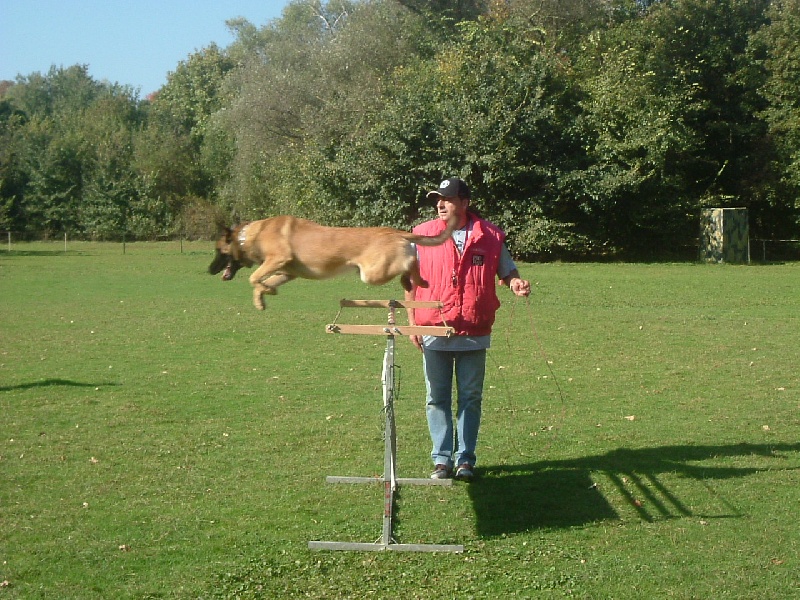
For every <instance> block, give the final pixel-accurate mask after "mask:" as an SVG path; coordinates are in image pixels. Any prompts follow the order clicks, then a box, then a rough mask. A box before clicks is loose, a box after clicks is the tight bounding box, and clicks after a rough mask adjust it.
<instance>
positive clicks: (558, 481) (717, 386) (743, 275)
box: [0, 243, 800, 600]
mask: <svg viewBox="0 0 800 600" xmlns="http://www.w3.org/2000/svg"><path fill="white" fill-rule="evenodd" d="M63 250H64V249H63V243H62V244H60V245H59V244H51V245H49V244H30V245H27V244H20V245H16V246H14V247H13V249H12V251H11V252H8V251H0V306H2V309H1V310H0V419H2V421H1V423H2V425H1V429H0V430H1V431H2V433H0V599H5V598H14V599H16V598H25V599H29V598H34V599H36V598H48V599H49V598H53V599H56V598H57V599H65V598H75V599H94V598H97V599H100V598H103V599H105V598H137V599H139V598H210V599H220V598H294V597H310V598H403V599H404V600H408V599H412V598H423V599H437V598H442V599H444V598H489V599H495V598H591V599H594V598H597V599H605V598H614V599H640V598H684V599H688V598H703V599H708V598H715V599H716V598H736V599H774V600H784V599H786V598H791V597H800V525H799V524H798V520H799V519H798V508H800V394H799V393H798V390H799V389H800V377H799V376H798V347H799V344H800V342H798V340H800V264H796V263H794V264H771V265H753V266H729V265H727V266H726V265H713V266H709V265H699V264H607V265H575V264H546V265H521V271H522V273H523V275H525V276H527V277H528V278H530V279H531V281H532V282H533V283H534V288H535V289H534V293H533V295H532V297H531V299H530V301H529V302H525V301H524V300H515V299H513V298H512V297H511V296H510V294H509V293H508V291H507V290H501V294H502V298H503V300H504V306H503V308H502V309H501V312H500V314H499V316H498V323H497V326H496V329H495V336H494V344H493V348H492V350H491V351H490V358H489V373H488V381H487V388H486V397H485V400H484V421H483V428H482V432H481V439H480V447H479V465H478V467H479V469H478V479H477V480H476V481H475V482H474V483H472V484H470V485H467V484H458V483H457V484H456V485H454V486H453V487H451V488H428V487H425V488H422V487H402V488H401V489H400V491H399V494H398V507H397V527H396V530H395V533H396V536H397V538H398V541H400V542H402V543H409V544H410V543H423V544H463V545H464V547H465V552H464V553H463V554H428V553H422V554H419V553H396V552H383V553H351V552H313V551H310V550H309V549H308V542H309V541H311V540H341V541H354V542H372V541H375V540H376V539H378V538H379V537H380V534H381V518H382V509H383V499H382V490H381V488H380V487H379V486H374V487H373V486H369V485H367V486H342V485H339V486H337V485H330V484H326V483H325V477H326V475H380V474H381V473H382V470H383V441H382V426H383V416H382V414H381V391H380V370H381V361H382V353H383V346H384V342H383V340H382V339H381V338H372V337H368V336H344V335H342V336H336V335H328V334H325V333H324V326H325V324H326V323H329V322H331V321H332V320H333V319H334V317H335V315H336V313H337V310H338V300H339V298H384V299H385V298H391V297H400V291H399V285H398V284H394V285H389V286H386V287H384V288H368V287H366V286H364V285H363V284H362V283H361V282H360V281H358V279H357V278H356V277H354V276H353V277H344V278H340V279H337V280H334V281H328V282H321V283H311V282H305V281H298V282H293V283H291V284H290V285H287V286H286V287H285V288H282V290H281V293H280V295H278V296H276V297H274V298H268V302H267V310H266V311H265V312H263V313H261V312H258V311H256V310H255V309H254V308H253V307H252V305H251V293H250V287H249V284H248V283H247V279H246V277H247V272H243V273H241V274H240V275H239V276H238V277H237V279H236V280H234V281H233V282H230V283H222V282H221V281H220V280H219V278H218V277H211V276H209V275H207V274H206V268H207V265H208V263H209V262H210V260H211V250H210V247H209V244H185V245H184V248H183V252H180V249H179V247H178V246H177V244H169V243H163V244H128V246H127V248H126V253H125V254H123V253H122V247H121V246H119V245H111V244H109V245H104V244H88V243H86V244H78V243H73V244H71V245H70V247H69V250H68V251H67V252H66V253H65V252H64V251H63ZM384 319H385V314H384V313H383V311H381V310H378V311H377V312H376V311H375V310H368V309H358V310H356V309H349V310H346V311H344V312H343V313H342V315H341V316H340V317H339V321H340V322H343V323H383V322H384ZM397 346H398V356H397V362H398V364H399V366H400V368H399V380H400V395H399V398H398V399H397V402H396V418H397V428H398V436H399V439H398V448H399V449H398V464H399V468H398V474H399V475H400V476H401V477H425V476H427V474H428V472H429V470H430V465H429V451H430V442H429V440H428V436H427V430H426V425H425V418H424V397H423V383H422V377H421V373H420V357H419V354H418V353H417V351H416V350H415V349H413V347H411V345H410V344H409V343H407V341H406V340H400V341H398V344H397Z"/></svg>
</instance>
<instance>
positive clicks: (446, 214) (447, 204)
mask: <svg viewBox="0 0 800 600" xmlns="http://www.w3.org/2000/svg"><path fill="white" fill-rule="evenodd" d="M468 206H469V200H468V199H467V198H457V197H456V198H445V197H444V196H439V199H438V201H437V202H436V212H438V213H439V218H440V219H441V220H442V221H447V220H449V219H450V217H451V216H452V215H456V217H458V223H459V224H461V223H463V221H465V220H466V218H467V207H468Z"/></svg>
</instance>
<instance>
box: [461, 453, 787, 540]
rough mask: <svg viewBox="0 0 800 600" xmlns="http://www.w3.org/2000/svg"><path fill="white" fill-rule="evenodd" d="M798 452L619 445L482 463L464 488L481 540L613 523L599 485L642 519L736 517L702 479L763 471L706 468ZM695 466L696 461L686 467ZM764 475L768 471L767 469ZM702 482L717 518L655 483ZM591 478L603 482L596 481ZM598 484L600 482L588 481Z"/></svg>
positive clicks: (614, 514)
mask: <svg viewBox="0 0 800 600" xmlns="http://www.w3.org/2000/svg"><path fill="white" fill-rule="evenodd" d="M786 452H800V444H776V445H769V444H755V445H754V444H736V445H729V446H663V447H657V448H643V449H638V450H628V449H625V448H620V449H617V450H613V451H611V452H608V453H607V454H602V455H598V456H588V457H585V458H577V459H574V460H564V461H542V462H537V463H531V464H526V465H510V466H508V465H504V466H486V467H483V468H482V469H481V470H480V475H481V477H480V478H479V479H478V480H476V481H475V482H474V483H472V484H470V486H469V488H468V489H469V495H470V498H471V499H472V502H473V506H474V508H475V514H476V517H477V529H478V533H479V535H481V536H485V537H494V536H499V535H503V534H512V533H520V532H524V531H530V530H532V529H540V528H565V527H574V526H580V525H585V524H588V523H592V522H596V521H603V520H611V519H617V518H619V514H618V513H617V511H616V510H615V509H614V507H613V506H612V505H611V504H610V503H609V501H608V500H607V499H606V496H605V495H604V493H603V489H602V488H603V487H604V486H607V484H608V481H610V482H611V484H612V486H613V487H614V489H615V490H616V491H617V492H618V493H619V494H621V495H622V496H623V497H624V498H625V500H626V501H627V502H628V504H629V505H630V506H631V507H633V508H634V509H635V510H636V511H637V512H638V514H639V516H640V518H641V519H642V520H645V521H655V520H660V519H669V518H682V517H691V516H699V517H704V518H738V517H741V516H742V514H741V513H740V512H739V511H738V510H737V509H736V507H735V506H734V505H733V504H732V503H731V502H729V501H727V500H726V499H725V498H721V497H719V496H718V495H717V494H716V492H714V490H713V489H712V488H711V487H709V485H708V484H709V482H711V481H714V480H724V479H730V478H734V477H745V476H747V475H751V474H753V473H757V472H759V471H765V470H768V469H769V467H763V468H756V467H729V466H721V465H719V464H713V463H711V464H710V463H709V462H708V461H714V460H718V459H724V458H732V457H748V456H759V457H766V458H769V457H777V456H780V453H786ZM693 463H702V464H693ZM770 470H771V469H770ZM665 473H667V474H671V475H678V476H681V477H685V478H689V479H693V480H695V481H698V482H700V483H702V484H703V485H704V486H705V487H706V488H707V489H708V491H709V494H711V495H712V496H714V500H715V503H716V504H717V505H718V506H722V507H723V508H722V514H713V515H708V514H697V513H695V512H693V511H692V509H691V508H690V507H689V506H687V504H686V503H684V502H683V501H682V500H681V498H680V497H679V496H678V494H676V493H675V492H674V491H672V490H670V489H669V487H667V485H665V484H664V483H663V481H662V478H661V477H660V475H662V474H665ZM598 474H602V475H604V476H605V477H603V478H602V479H601V478H600V476H599V475H598ZM595 477H597V478H598V480H601V481H602V483H601V484H600V485H598V482H597V481H596V480H595V479H594V478H595Z"/></svg>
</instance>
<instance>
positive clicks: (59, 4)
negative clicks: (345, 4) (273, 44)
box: [0, 0, 289, 97]
mask: <svg viewBox="0 0 800 600" xmlns="http://www.w3.org/2000/svg"><path fill="white" fill-rule="evenodd" d="M288 3H289V0H128V1H125V0H0V80H2V79H9V80H12V81H13V80H14V79H16V77H17V75H30V74H31V73H34V72H37V71H38V72H40V73H46V72H47V71H49V70H50V67H51V65H56V66H64V67H69V66H72V65H75V64H87V65H89V74H90V75H91V76H92V77H93V78H94V79H95V80H98V81H103V80H107V81H109V82H112V83H120V84H124V85H131V86H133V87H134V88H138V89H139V91H140V96H141V97H144V96H146V95H147V94H149V93H151V92H154V91H156V90H157V89H159V88H160V87H161V86H162V85H164V83H166V80H167V73H168V72H169V71H174V70H175V67H177V65H178V63H179V62H180V61H182V60H184V59H186V57H188V56H189V55H190V54H192V53H193V52H195V51H197V50H200V49H201V48H204V47H206V46H208V45H209V44H211V43H212V42H215V43H216V44H217V45H218V46H220V47H225V46H227V45H228V44H230V43H231V42H232V41H233V36H232V35H231V34H230V32H229V31H228V28H227V27H226V26H225V21H226V20H228V19H232V18H235V17H244V18H246V19H247V20H248V21H250V22H251V23H253V24H254V25H257V26H259V27H260V26H262V25H266V24H267V23H268V22H269V21H272V20H274V19H276V18H278V17H280V16H281V11H282V10H283V8H284V7H285V6H286V5H287V4H288Z"/></svg>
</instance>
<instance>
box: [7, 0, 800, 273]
mask: <svg viewBox="0 0 800 600" xmlns="http://www.w3.org/2000/svg"><path fill="white" fill-rule="evenodd" d="M228 27H229V28H230V30H231V31H232V32H233V33H234V34H235V39H234V41H233V42H232V43H231V44H230V45H229V46H228V47H226V48H220V47H218V46H216V45H214V44H212V45H209V46H208V47H206V48H204V49H202V50H200V51H198V52H195V53H193V54H191V55H190V56H188V57H187V59H186V60H184V61H182V62H181V63H180V64H178V65H177V66H176V68H175V70H174V71H173V72H171V73H170V74H169V76H168V79H167V83H166V84H165V85H164V86H163V87H162V88H161V89H160V90H158V91H157V92H156V93H154V94H152V95H150V96H149V97H147V98H139V96H138V91H137V90H134V89H132V88H131V87H129V86H125V85H120V84H116V83H115V84H111V83H109V82H98V81H95V80H94V79H93V78H92V77H91V76H90V75H89V71H88V67H87V66H85V65H75V66H70V67H66V68H65V67H52V68H51V69H50V71H49V72H48V73H45V74H42V73H33V74H30V75H26V76H22V75H20V76H18V77H17V79H16V81H14V82H4V83H3V84H2V87H0V229H7V230H11V231H14V232H17V234H18V235H21V236H23V237H43V236H44V237H47V236H53V235H58V234H61V233H62V232H68V233H70V234H71V236H72V237H85V238H91V239H121V238H122V237H123V236H127V239H153V238H157V237H159V236H165V235H174V234H177V233H184V234H186V235H189V236H210V235H212V234H213V231H214V224H215V223H217V222H219V221H227V222H229V223H230V222H233V221H237V220H248V219H256V218H264V217H266V216H270V215H274V214H281V213H290V214H294V215H297V216H305V217H308V218H312V219H315V220H317V221H319V222H322V223H325V224H331V225H378V224H383V225H391V226H396V227H402V228H408V227H409V226H410V225H411V224H413V223H415V222H418V221H419V220H422V219H425V218H430V217H431V216H432V214H433V213H432V207H431V206H430V203H429V201H427V200H426V199H425V197H424V192H425V190H428V189H432V188H433V187H436V185H437V184H438V182H439V180H440V179H441V178H443V177H445V176H450V175H458V176H461V177H462V178H464V179H465V180H466V181H467V182H468V183H469V184H470V185H471V187H472V188H473V195H474V201H473V204H474V206H475V207H476V208H477V209H478V210H479V211H480V212H481V213H482V214H483V215H485V216H486V217H488V218H490V219H492V220H493V221H495V222H496V223H498V224H499V225H501V226H502V227H503V228H504V229H505V230H506V231H507V232H508V234H509V245H510V247H511V249H512V252H513V253H514V254H515V255H516V256H518V257H522V258H529V259H547V258H554V257H563V258H566V257H597V256H609V255H611V256H624V255H639V256H642V255H652V256H659V255H660V256H664V255H667V254H669V253H670V252H673V251H675V250H676V249H680V248H683V247H691V246H694V245H695V244H696V237H697V233H698V227H699V225H698V223H699V215H700V212H701V211H702V210H703V209H704V208H708V207H747V208H748V210H749V214H750V227H751V232H752V235H753V236H755V237H760V238H765V239H778V238H797V237H800V0H772V1H770V0H713V1H712V0H661V1H650V2H647V1H642V0H433V1H423V0H330V1H329V2H321V1H320V0H293V2H291V3H290V4H289V5H288V6H287V7H286V8H285V10H284V12H283V13H282V16H281V17H280V18H279V19H276V20H274V21H271V22H270V23H268V24H266V25H264V26H262V27H256V26H255V25H253V24H252V23H250V22H248V21H246V20H243V19H234V20H231V21H229V22H228Z"/></svg>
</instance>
